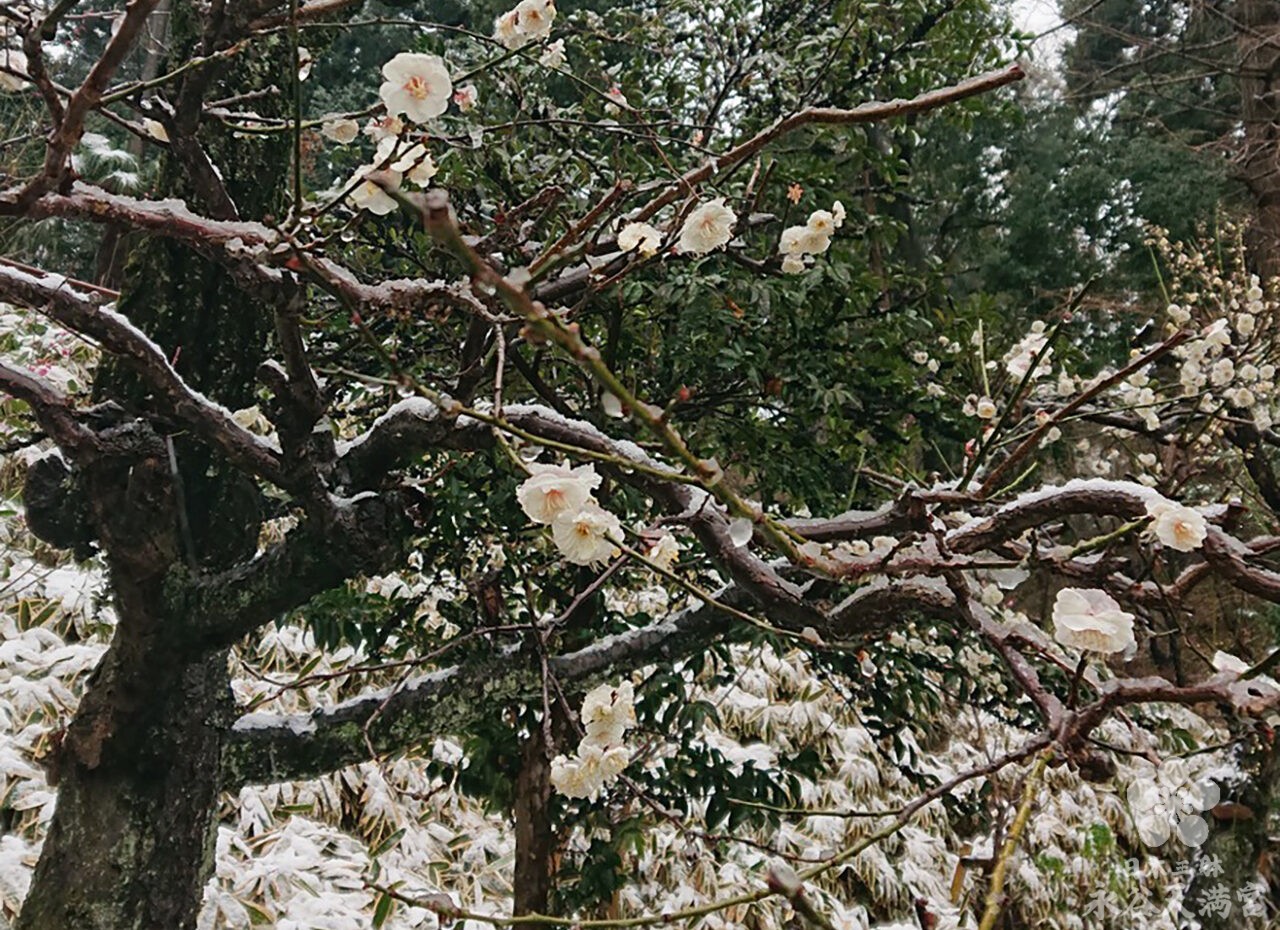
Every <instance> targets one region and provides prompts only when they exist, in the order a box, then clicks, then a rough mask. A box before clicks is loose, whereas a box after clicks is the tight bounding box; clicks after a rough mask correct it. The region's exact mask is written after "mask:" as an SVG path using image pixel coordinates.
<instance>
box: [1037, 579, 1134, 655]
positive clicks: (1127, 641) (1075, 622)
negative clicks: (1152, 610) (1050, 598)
mask: <svg viewBox="0 0 1280 930" xmlns="http://www.w3.org/2000/svg"><path fill="white" fill-rule="evenodd" d="M1053 637H1054V639H1056V640H1057V641H1058V642H1060V643H1061V644H1062V645H1064V646H1071V647H1074V648H1076V649H1084V650H1087V651H1090V652H1103V653H1114V652H1125V651H1126V650H1128V649H1130V648H1132V647H1134V646H1136V643H1135V641H1134V638H1133V614H1131V613H1127V612H1126V611H1124V610H1121V609H1120V605H1119V604H1118V603H1116V600H1115V598H1113V597H1112V596H1111V595H1110V594H1107V592H1105V591H1099V590H1098V589H1097V588H1063V589H1062V590H1061V591H1059V592H1058V596H1057V598H1056V599H1055V600H1054V602H1053Z"/></svg>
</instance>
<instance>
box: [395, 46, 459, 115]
mask: <svg viewBox="0 0 1280 930" xmlns="http://www.w3.org/2000/svg"><path fill="white" fill-rule="evenodd" d="M382 76H383V77H384V78H386V80H385V81H384V82H383V84H382V87H380V88H379V89H378V96H379V97H381V98H382V102H383V103H384V104H386V107H387V113H388V114H390V115H391V116H399V115H400V114H402V113H403V114H404V115H405V116H407V117H408V118H409V119H411V120H413V122H415V123H425V122H427V121H428V120H431V119H435V118H436V117H437V116H439V115H440V114H441V113H443V112H444V111H445V110H446V109H448V107H449V98H450V97H452V96H453V79H452V78H450V77H449V69H448V68H446V67H445V64H444V59H443V58H441V57H440V56H439V55H426V54H423V53H421V52H401V53H400V54H398V55H396V56H395V57H394V58H392V59H391V60H390V61H388V62H387V63H386V64H385V65H383V66H382Z"/></svg>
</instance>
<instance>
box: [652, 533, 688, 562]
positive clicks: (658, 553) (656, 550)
mask: <svg viewBox="0 0 1280 930" xmlns="http://www.w3.org/2000/svg"><path fill="white" fill-rule="evenodd" d="M648 556H649V560H650V561H651V562H656V563H657V564H659V565H661V566H662V567H663V568H665V569H670V568H671V566H672V565H674V564H675V561H676V559H678V558H680V543H679V542H677V541H676V538H675V537H674V536H672V535H671V534H670V533H663V534H662V535H661V536H659V537H658V541H657V542H656V543H654V544H653V546H652V548H650V549H649V552H648Z"/></svg>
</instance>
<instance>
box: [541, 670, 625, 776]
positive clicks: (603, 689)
mask: <svg viewBox="0 0 1280 930" xmlns="http://www.w3.org/2000/svg"><path fill="white" fill-rule="evenodd" d="M581 718H582V726H583V728H584V730H585V731H586V735H585V736H583V738H582V740H581V741H580V742H579V743H578V749H577V751H576V752H575V753H574V755H572V756H557V757H556V758H555V759H553V760H552V762H551V785H552V787H554V788H555V789H556V791H558V792H560V793H561V794H563V795H564V796H565V797H567V798H586V799H589V800H594V799H595V798H596V797H597V796H598V795H599V794H600V791H601V790H602V789H603V788H604V787H605V786H607V785H609V784H611V783H612V782H613V781H614V780H615V779H617V777H618V776H619V775H621V774H622V770H623V769H625V768H626V767H627V765H628V763H630V761H631V750H630V749H628V748H627V747H625V746H623V745H622V739H623V737H624V736H625V735H626V732H627V730H628V729H630V728H631V727H633V726H635V723H636V709H635V690H634V689H633V688H632V686H631V682H629V681H623V682H621V683H620V684H618V685H616V686H614V685H609V684H603V685H599V686H597V687H595V688H592V689H591V690H590V691H588V692H587V695H586V697H584V698H583V700H582V712H581Z"/></svg>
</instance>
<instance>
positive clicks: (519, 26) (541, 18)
mask: <svg viewBox="0 0 1280 930" xmlns="http://www.w3.org/2000/svg"><path fill="white" fill-rule="evenodd" d="M555 18H556V4H555V0H520V3H519V4H517V5H516V8H515V9H514V10H509V11H508V12H506V13H503V14H502V15H501V16H499V17H498V18H497V19H496V20H494V23H493V37H494V38H495V39H497V40H498V41H499V42H501V43H502V44H503V45H504V46H505V47H507V48H510V49H516V48H521V47H523V46H525V45H527V44H528V43H530V42H534V41H536V40H538V39H543V38H546V37H547V36H549V35H550V34H551V24H552V23H553V22H555Z"/></svg>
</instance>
